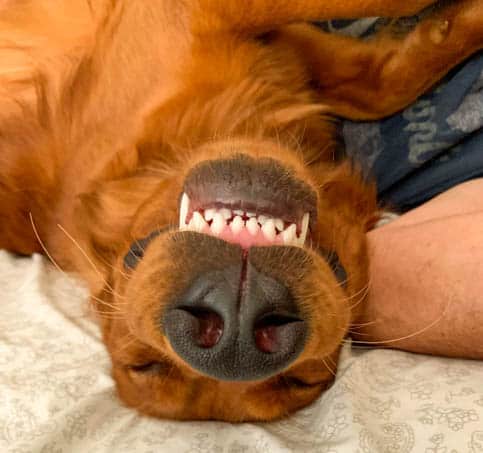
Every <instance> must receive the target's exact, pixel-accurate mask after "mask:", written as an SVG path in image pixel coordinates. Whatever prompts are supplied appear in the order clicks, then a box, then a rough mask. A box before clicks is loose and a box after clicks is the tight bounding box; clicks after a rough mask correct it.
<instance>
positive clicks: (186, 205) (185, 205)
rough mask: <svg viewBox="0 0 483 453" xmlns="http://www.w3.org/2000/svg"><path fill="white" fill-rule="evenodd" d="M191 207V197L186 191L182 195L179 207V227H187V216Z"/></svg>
mask: <svg viewBox="0 0 483 453" xmlns="http://www.w3.org/2000/svg"><path fill="white" fill-rule="evenodd" d="M189 209H190V199H189V197H188V195H187V194H186V193H183V195H182V197H181V204H180V208H179V227H180V228H186V227H187V226H188V225H186V218H187V217H188V212H189Z"/></svg>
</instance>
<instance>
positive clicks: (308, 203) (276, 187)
mask: <svg viewBox="0 0 483 453" xmlns="http://www.w3.org/2000/svg"><path fill="white" fill-rule="evenodd" d="M183 191H184V193H186V194H187V195H188V196H189V198H190V200H191V206H192V207H193V209H205V208H207V207H210V208H213V207H220V208H222V207H227V206H231V207H233V209H241V210H243V211H251V212H254V213H255V214H257V215H269V216H271V217H277V218H281V219H283V220H284V221H286V222H291V223H297V222H300V219H301V218H302V217H303V216H304V214H306V213H309V214H310V229H311V230H313V229H314V227H315V225H316V222H317V194H316V192H315V191H314V190H313V189H312V188H311V187H310V186H309V185H308V184H307V183H305V182H304V181H302V180H301V179H299V178H297V177H296V176H294V175H293V174H292V172H291V171H290V170H289V169H287V168H286V167H285V166H284V165H283V164H281V163H280V162H279V161H277V160H275V159H272V158H259V159H257V158H253V157H251V156H248V155H246V154H237V155H235V156H233V157H230V158H227V159H217V160H211V161H205V162H202V163H200V164H198V165H196V166H195V167H194V168H193V169H192V170H191V171H190V172H189V174H188V176H187V177H186V179H185V182H184V188H183Z"/></svg>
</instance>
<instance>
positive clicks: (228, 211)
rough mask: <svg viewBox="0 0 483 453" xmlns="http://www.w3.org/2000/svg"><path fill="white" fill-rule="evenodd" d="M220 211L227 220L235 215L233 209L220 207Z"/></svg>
mask: <svg viewBox="0 0 483 453" xmlns="http://www.w3.org/2000/svg"><path fill="white" fill-rule="evenodd" d="M218 212H219V213H220V214H221V215H222V216H223V218H224V219H225V220H228V219H231V218H232V217H233V214H232V212H231V209H226V208H223V209H220V210H219V211H218Z"/></svg>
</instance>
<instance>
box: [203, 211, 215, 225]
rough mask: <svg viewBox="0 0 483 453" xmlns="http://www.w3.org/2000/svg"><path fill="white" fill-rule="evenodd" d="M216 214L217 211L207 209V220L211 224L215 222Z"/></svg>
mask: <svg viewBox="0 0 483 453" xmlns="http://www.w3.org/2000/svg"><path fill="white" fill-rule="evenodd" d="M215 214H216V209H205V220H206V221H207V222H209V221H210V220H213V218H214V217H215Z"/></svg>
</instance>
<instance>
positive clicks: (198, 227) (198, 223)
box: [190, 211, 208, 233]
mask: <svg viewBox="0 0 483 453" xmlns="http://www.w3.org/2000/svg"><path fill="white" fill-rule="evenodd" d="M191 223H193V228H194V230H195V231H197V232H198V233H201V232H202V231H203V230H204V229H205V227H206V226H208V224H207V223H206V221H205V219H204V218H203V216H202V215H201V214H200V213H199V212H198V211H195V212H194V213H193V219H192V220H191V222H190V226H191Z"/></svg>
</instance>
